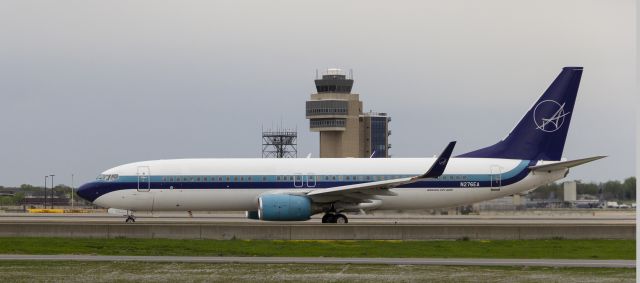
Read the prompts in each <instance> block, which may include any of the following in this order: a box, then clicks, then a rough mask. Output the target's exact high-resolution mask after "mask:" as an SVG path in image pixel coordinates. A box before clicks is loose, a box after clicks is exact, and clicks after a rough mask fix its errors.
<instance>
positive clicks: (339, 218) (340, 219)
mask: <svg viewBox="0 0 640 283" xmlns="http://www.w3.org/2000/svg"><path fill="white" fill-rule="evenodd" d="M334 219H335V220H334V222H333V223H338V224H347V223H349V219H348V218H347V216H346V215H344V214H342V213H338V214H336V215H335V216H334Z"/></svg>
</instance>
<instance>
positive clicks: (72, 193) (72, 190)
mask: <svg viewBox="0 0 640 283" xmlns="http://www.w3.org/2000/svg"><path fill="white" fill-rule="evenodd" d="M74 194H75V190H74V189H73V173H71V209H74V207H73V195H74Z"/></svg>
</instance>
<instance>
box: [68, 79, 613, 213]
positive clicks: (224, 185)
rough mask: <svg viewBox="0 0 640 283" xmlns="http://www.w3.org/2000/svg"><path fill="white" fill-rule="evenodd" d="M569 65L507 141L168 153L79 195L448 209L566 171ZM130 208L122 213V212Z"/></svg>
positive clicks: (134, 204) (143, 205)
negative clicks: (413, 151) (381, 151)
mask: <svg viewBox="0 0 640 283" xmlns="http://www.w3.org/2000/svg"><path fill="white" fill-rule="evenodd" d="M582 71H583V68H582V67H565V68H563V69H562V71H561V72H560V74H559V75H558V76H557V78H556V79H555V80H554V81H553V82H552V83H551V85H550V86H549V87H548V89H547V90H546V91H545V92H544V93H543V94H542V96H541V97H540V98H539V99H538V100H537V102H536V103H535V104H534V105H533V106H532V107H531V109H529V111H528V112H527V113H526V114H525V116H524V117H523V118H522V119H521V120H520V122H519V123H518V124H517V125H516V126H515V128H513V130H512V131H511V132H510V133H509V134H508V135H507V136H506V137H505V138H504V139H502V140H500V141H499V142H497V143H496V144H493V145H491V146H488V147H484V148H481V149H478V150H475V151H471V152H468V153H464V154H461V155H458V156H454V157H452V156H451V155H452V152H453V149H454V146H455V144H456V142H455V141H454V142H451V143H449V144H448V145H447V147H446V148H445V149H444V150H443V152H442V153H441V154H440V155H439V156H438V157H435V158H284V159H259V158H242V159H214V158H206V159H205V158H202V159H170V160H153V161H142V162H135V163H129V164H124V165H121V166H117V167H114V168H111V169H108V170H106V171H104V172H102V174H100V175H99V176H98V177H97V179H96V180H95V181H92V182H89V183H87V184H84V185H82V186H81V187H80V188H79V189H78V190H77V194H78V195H79V196H80V197H82V198H84V199H86V200H87V201H90V202H92V203H94V204H96V205H98V206H102V207H106V208H112V209H117V210H120V211H126V215H124V216H126V220H125V221H126V222H135V216H134V213H135V212H140V211H151V212H154V211H188V212H189V213H191V211H246V216H247V218H249V219H256V220H265V221H305V220H309V219H310V218H311V216H313V215H315V214H320V213H323V214H324V215H323V217H322V223H348V222H349V221H348V218H347V216H346V215H345V213H348V212H366V211H371V210H409V209H432V208H446V207H454V206H458V205H464V204H471V203H475V202H480V201H485V200H490V199H495V198H500V197H504V196H509V195H514V194H518V193H521V192H525V191H530V190H532V189H535V188H537V187H538V186H541V185H544V184H548V183H551V182H554V181H556V180H560V179H562V178H564V177H566V176H567V174H568V173H569V168H571V167H574V166H578V165H581V164H585V163H587V162H591V161H594V160H597V159H601V158H604V157H605V156H594V157H589V158H583V159H576V160H566V159H563V158H562V152H563V149H564V145H565V140H566V137H567V132H568V129H569V123H570V122H571V116H572V114H573V107H574V104H575V100H576V96H577V93H578V86H579V84H580V79H581V77H582ZM123 214H125V213H123Z"/></svg>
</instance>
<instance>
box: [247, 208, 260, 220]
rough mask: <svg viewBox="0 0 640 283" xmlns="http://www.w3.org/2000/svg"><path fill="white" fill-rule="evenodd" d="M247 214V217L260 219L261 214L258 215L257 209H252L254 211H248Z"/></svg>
mask: <svg viewBox="0 0 640 283" xmlns="http://www.w3.org/2000/svg"><path fill="white" fill-rule="evenodd" d="M245 215H246V216H247V218H249V219H253V220H260V216H258V211H257V210H252V211H246V212H245Z"/></svg>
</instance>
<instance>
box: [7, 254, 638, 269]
mask: <svg viewBox="0 0 640 283" xmlns="http://www.w3.org/2000/svg"><path fill="white" fill-rule="evenodd" d="M0 260H5V261H9V260H40V261H144V262H186V263H258V264H260V263H261V264H265V263H271V264H289V263H297V264H300V263H303V264H392V265H459V266H540V267H594V268H635V266H636V262H635V260H585V259H473V258H351V257H349V258H331V257H195V256H106V255H105V256H102V255H11V254H4V255H0Z"/></svg>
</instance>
